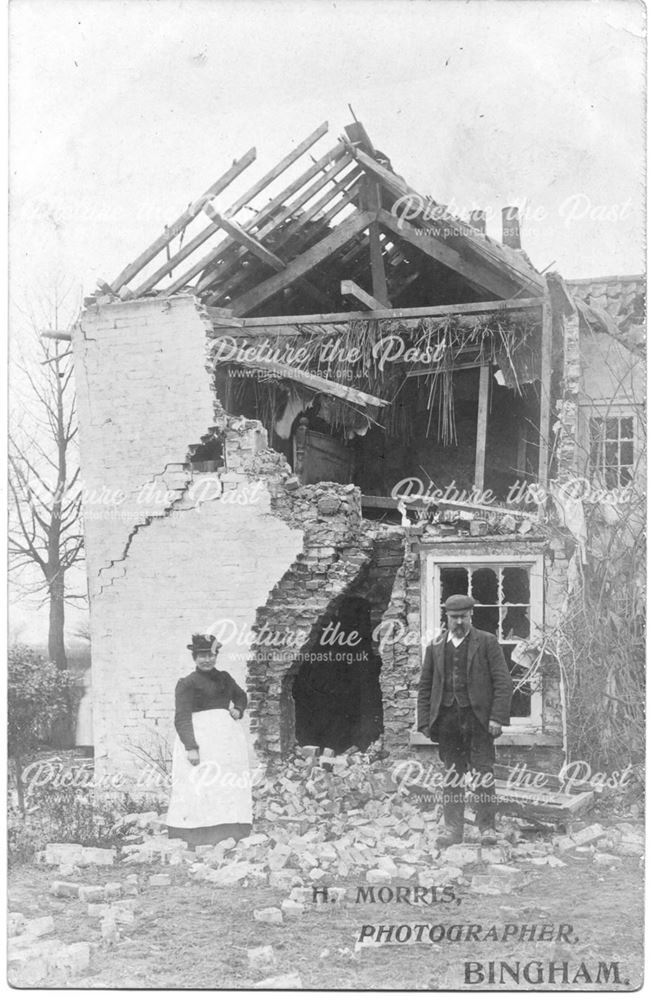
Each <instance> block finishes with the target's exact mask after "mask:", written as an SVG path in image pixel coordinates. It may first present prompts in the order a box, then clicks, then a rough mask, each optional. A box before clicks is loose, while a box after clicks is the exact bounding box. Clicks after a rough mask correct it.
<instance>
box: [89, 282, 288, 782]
mask: <svg viewBox="0 0 655 1000" xmlns="http://www.w3.org/2000/svg"><path fill="white" fill-rule="evenodd" d="M206 333H207V327H206V323H205V320H204V318H203V316H202V314H201V312H200V311H199V310H198V308H197V306H196V302H195V300H194V299H193V297H191V296H182V297H179V298H174V299H170V300H166V301H163V300H160V299H144V300H139V301H135V302H125V303H117V304H115V305H114V304H113V305H106V306H101V307H95V308H93V309H90V310H87V311H86V312H85V313H84V314H83V316H82V319H81V322H80V326H79V328H78V329H77V330H76V331H75V333H74V336H73V351H74V355H75V374H76V383H77V393H78V410H79V419H80V438H81V442H80V443H81V457H82V475H83V483H84V488H85V489H86V490H87V491H88V495H89V498H90V499H91V500H93V499H96V500H98V499H100V498H101V497H104V498H107V497H108V496H110V495H111V494H115V492H116V491H117V490H120V491H122V493H123V494H124V498H123V499H122V500H118V501H117V500H116V499H115V497H114V501H115V502H104V503H99V502H87V503H86V505H85V540H86V556H87V571H88V576H89V590H90V595H91V637H92V655H93V697H94V734H95V740H96V761H97V769H98V774H99V775H106V774H108V773H109V772H112V771H125V772H127V773H134V771H135V770H136V769H137V768H138V759H137V756H136V755H135V754H134V752H133V748H134V747H142V748H145V749H146V750H149V751H150V752H152V751H154V750H155V749H156V745H157V744H162V743H168V744H172V739H173V727H172V723H173V691H174V687H175V683H176V681H177V679H178V678H179V677H180V676H182V675H183V674H186V673H188V672H189V671H190V670H192V669H193V661H192V659H191V655H190V653H189V652H188V651H187V649H186V644H187V643H188V642H189V639H190V635H191V633H192V632H195V631H204V630H206V629H208V628H209V627H210V626H211V625H212V623H214V622H216V621H217V620H218V619H221V618H228V619H233V620H234V622H235V624H236V625H237V627H238V629H239V630H241V629H242V628H244V629H246V630H248V629H250V628H251V627H252V626H253V625H254V623H255V613H256V610H257V608H258V607H259V606H261V605H263V604H264V603H265V602H266V599H267V596H268V594H269V592H270V590H271V589H272V587H273V586H274V584H275V583H276V582H277V581H278V580H279V579H280V577H281V576H282V575H283V574H284V572H285V571H286V569H287V568H288V566H289V565H290V564H291V563H292V562H293V561H294V559H295V558H296V556H297V555H298V554H299V553H300V552H301V551H302V532H301V531H300V530H293V529H291V528H289V527H287V526H286V525H285V524H284V522H283V521H281V520H280V519H279V518H277V517H275V516H274V515H272V514H271V512H270V497H269V495H268V493H267V491H266V489H265V488H262V489H260V490H259V491H258V492H257V494H256V499H255V502H254V503H251V504H248V505H243V506H238V505H235V504H227V503H224V502H223V501H222V500H221V499H220V498H216V499H214V500H210V501H208V502H206V503H203V504H201V505H200V506H199V507H196V506H194V505H193V504H191V505H189V504H188V503H187V504H186V505H185V506H183V507H182V508H181V509H173V510H172V511H170V512H169V513H165V511H166V508H167V502H166V501H165V499H164V497H163V490H162V495H161V496H160V497H159V498H158V497H156V496H154V497H153V496H152V492H150V493H149V494H148V496H147V497H145V496H144V493H143V490H144V487H146V486H147V484H148V483H151V482H153V480H154V481H156V482H157V483H158V484H161V485H162V486H165V487H166V488H167V489H170V490H173V491H175V490H177V491H178V492H179V494H180V495H181V491H182V489H183V488H184V486H185V485H187V484H188V482H189V481H190V474H189V473H187V472H184V470H182V468H181V466H182V463H184V462H185V460H186V456H187V451H188V448H189V446H190V445H192V444H196V443H198V442H199V441H200V439H201V437H202V436H203V435H204V434H206V433H207V430H208V428H209V427H210V426H212V425H213V424H214V412H213V402H214V399H213V393H212V388H211V378H210V374H209V373H208V372H207V370H206V363H207V362H206V358H207V342H206ZM162 514H164V516H161V515H162ZM152 516H154V517H155V519H154V520H152V521H151V523H150V524H146V523H145V522H146V518H147V517H152ZM137 525H138V526H139V527H138V528H137V530H136V531H135V530H134V529H135V526H137ZM130 539H131V540H130ZM128 540H130V541H129V548H128V551H127V557H126V558H125V559H123V553H124V551H125V549H126V545H128ZM112 563H113V566H112ZM247 655H248V647H247V646H245V645H237V644H235V643H232V644H231V645H230V644H227V645H226V646H224V647H223V649H222V650H221V656H220V660H219V667H220V666H223V668H224V669H227V670H229V672H230V673H231V674H232V675H233V676H234V677H235V679H236V680H237V681H238V682H239V683H240V684H242V685H243V684H244V683H245V664H246V660H247ZM243 725H244V727H247V722H246V721H244V723H243Z"/></svg>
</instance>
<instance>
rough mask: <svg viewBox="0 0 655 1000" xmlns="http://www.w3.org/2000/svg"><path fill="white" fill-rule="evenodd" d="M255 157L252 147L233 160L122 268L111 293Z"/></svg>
mask: <svg viewBox="0 0 655 1000" xmlns="http://www.w3.org/2000/svg"><path fill="white" fill-rule="evenodd" d="M256 156H257V150H256V149H255V147H254V146H253V147H252V149H249V150H248V152H247V153H245V154H244V155H243V156H242V157H241V159H240V160H235V161H234V163H233V164H232V166H231V167H230V168H229V170H226V172H225V173H224V174H223V175H222V176H221V177H219V179H218V180H217V181H216V182H215V183H214V184H212V186H211V187H210V188H208V189H207V190H206V191H205V193H204V194H203V195H202V196H201V197H200V198H198V200H197V201H195V202H194V203H193V204H192V205H190V206H189V207H188V208H187V209H186V210H185V211H184V212H182V215H181V216H180V217H179V218H178V219H176V220H175V222H173V223H172V224H171V225H170V226H167V228H166V230H165V231H164V233H163V234H162V235H161V236H160V237H158V239H156V240H155V241H154V243H151V244H150V246H149V247H148V248H147V249H146V250H144V251H143V253H142V254H140V255H139V256H138V257H137V259H136V260H135V261H133V262H132V263H131V264H128V265H127V267H125V268H123V270H122V271H121V273H120V274H119V275H118V277H117V278H116V279H115V280H114V281H113V282H112V284H111V290H112V291H113V292H119V291H120V289H121V288H122V287H123V285H126V284H127V283H128V281H131V280H132V278H134V277H136V275H137V274H138V273H139V271H141V270H143V268H144V267H145V266H146V264H149V263H150V261H151V260H153V259H154V258H155V257H156V256H157V254H158V253H160V251H161V250H163V249H164V248H165V247H167V246H168V244H169V243H170V242H171V240H172V239H174V238H175V237H176V236H177V235H178V233H181V232H182V230H183V229H186V227H187V226H188V225H189V223H190V222H192V221H193V220H194V219H195V217H196V216H197V215H199V214H200V212H202V210H203V208H204V207H205V205H206V204H207V202H208V201H210V200H211V199H212V198H215V197H216V196H217V195H218V194H220V193H221V191H224V190H225V188H226V187H227V186H228V185H229V184H231V183H232V181H233V180H234V179H235V177H238V176H239V174H240V173H242V172H243V171H244V170H245V169H246V167H249V166H250V164H251V163H252V162H253V160H254V159H255V158H256ZM167 264H168V267H170V266H171V264H170V261H168V262H167ZM164 273H166V272H164Z"/></svg>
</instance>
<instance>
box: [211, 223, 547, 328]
mask: <svg viewBox="0 0 655 1000" xmlns="http://www.w3.org/2000/svg"><path fill="white" fill-rule="evenodd" d="M335 232H336V230H335ZM543 304H544V300H543V298H530V299H497V300H495V301H491V302H459V303H457V304H455V305H449V306H417V307H412V308H410V309H377V310H375V311H374V312H338V313H310V314H309V315H298V316H250V317H243V318H238V319H235V320H234V321H232V320H229V319H226V318H224V311H225V310H223V309H221V310H220V312H219V311H217V310H216V309H215V308H214V307H211V308H210V309H209V310H208V312H209V315H210V316H211V318H212V322H214V323H215V324H220V325H225V326H239V327H244V328H248V329H252V328H253V327H257V326H289V325H293V324H296V323H297V324H300V325H302V326H311V325H312V324H313V323H317V324H325V323H349V322H350V321H351V320H359V319H421V318H422V317H424V316H425V317H435V316H458V315H461V316H465V315H469V314H475V313H489V314H494V313H497V312H499V313H502V312H514V311H516V310H521V309H536V308H539V309H542V308H543Z"/></svg>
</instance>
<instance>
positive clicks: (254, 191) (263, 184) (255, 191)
mask: <svg viewBox="0 0 655 1000" xmlns="http://www.w3.org/2000/svg"><path fill="white" fill-rule="evenodd" d="M327 130H328V123H327V122H323V124H322V125H319V127H318V128H317V129H314V131H313V132H312V133H311V134H310V135H308V136H307V138H306V139H303V141H302V142H301V143H300V144H299V145H298V146H296V147H295V149H292V150H291V152H290V153H288V154H287V155H286V156H285V157H284V158H283V159H282V160H280V161H279V163H277V164H276V165H275V166H274V167H273V168H272V169H271V170H269V171H268V173H267V174H265V175H264V176H263V177H261V178H260V179H259V180H258V181H257V183H256V184H253V186H252V187H250V188H248V190H247V191H246V192H245V194H242V195H241V197H240V198H237V200H236V201H235V203H234V204H233V205H231V206H230V207H229V208H228V209H227V211H226V213H225V214H226V215H228V216H233V215H236V214H237V212H239V211H240V210H241V209H242V208H243V207H244V206H245V205H247V204H249V202H250V201H252V199H253V198H256V197H257V195H259V194H261V192H262V191H264V190H265V189H266V188H267V187H268V185H269V184H271V183H272V182H273V181H274V180H276V178H278V177H279V176H280V175H281V174H283V173H284V171H285V170H287V169H288V168H289V167H290V166H291V165H292V164H293V163H295V162H296V160H298V159H299V158H300V157H301V156H302V155H303V154H304V153H306V152H307V150H308V149H311V147H312V146H313V145H314V144H315V143H316V142H318V140H319V139H320V138H322V136H324V135H325V133H326V132H327ZM338 152H339V150H337V149H335V153H337V155H338ZM278 197H279V196H278ZM205 204H207V202H205ZM270 207H271V206H270V204H269V205H268V206H267V210H270ZM201 208H204V205H202V206H201ZM264 211H265V210H264ZM264 211H263V212H262V213H261V214H262V215H263V214H264ZM252 225H254V220H252V222H251V224H250V225H249V226H247V227H246V228H247V229H250V228H251V227H252ZM216 231H217V227H216V225H214V224H211V225H209V226H205V228H204V229H203V230H202V232H201V233H198V235H197V236H196V237H194V238H193V239H192V240H190V241H189V244H188V245H187V246H185V247H182V248H181V249H180V250H179V251H178V252H177V254H175V256H174V257H172V258H171V260H170V262H169V266H170V267H176V266H177V264H179V263H180V262H181V261H182V260H184V259H185V258H186V257H188V256H189V255H190V254H191V253H192V252H193V251H194V250H197V249H198V247H199V246H201V245H202V244H203V243H204V242H205V241H206V240H208V239H209V237H210V236H212V235H213V234H214V233H215V232H216ZM231 242H232V241H231V240H227V241H225V247H228V246H230V245H231ZM217 251H218V248H215V250H214V251H212V254H213V253H215V252H217ZM204 260H206V258H203V261H204ZM204 266H205V265H204V264H203V267H204ZM200 270H202V268H200ZM167 271H168V269H166V270H162V268H160V269H159V270H158V271H157V272H156V273H155V274H154V275H152V276H151V277H150V278H149V279H148V280H147V281H146V282H144V284H143V285H141V287H140V288H139V289H137V292H136V294H137V295H144V294H145V292H147V291H150V289H152V288H154V286H155V285H156V284H157V282H158V281H159V280H160V279H161V278H163V277H164V275H165V274H166V273H167ZM198 273H199V270H198V267H197V265H196V266H195V267H194V268H192V274H191V277H195V275H196V274H198ZM189 281H190V278H189V276H188V274H184V275H182V278H181V279H179V280H178V281H177V282H175V285H174V286H172V287H171V288H170V289H168V292H169V293H172V292H173V291H177V290H178V289H179V288H182V287H183V286H184V285H186V284H188V282H189Z"/></svg>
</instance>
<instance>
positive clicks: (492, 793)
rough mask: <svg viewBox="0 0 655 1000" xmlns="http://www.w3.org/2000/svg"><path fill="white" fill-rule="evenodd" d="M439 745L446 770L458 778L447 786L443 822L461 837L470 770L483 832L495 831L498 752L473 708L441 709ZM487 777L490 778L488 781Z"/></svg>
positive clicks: (437, 733)
mask: <svg viewBox="0 0 655 1000" xmlns="http://www.w3.org/2000/svg"><path fill="white" fill-rule="evenodd" d="M434 735H435V738H436V739H437V740H438V742H439V756H440V757H441V760H442V761H443V763H444V764H445V766H446V769H449V768H450V769H451V772H452V771H454V772H455V773H456V775H457V777H458V779H460V780H457V782H456V783H455V784H453V785H450V786H447V787H444V790H443V812H444V822H445V823H446V825H447V826H448V827H450V828H451V829H452V830H454V831H456V832H457V833H458V834H461V833H462V831H463V829H464V783H463V782H461V778H462V776H463V775H464V774H466V772H467V771H471V772H472V773H473V777H474V779H475V782H476V785H475V791H474V792H473V803H474V808H475V813H476V819H477V824H478V827H479V828H480V830H487V829H493V827H494V823H495V818H496V788H495V784H494V781H493V773H494V761H495V759H496V752H495V749H494V741H493V738H492V736H491V735H490V733H489V732H488V731H487V730H486V729H485V728H484V726H483V725H482V723H481V722H480V720H479V719H478V717H477V716H476V715H475V713H474V711H473V709H472V708H460V706H459V705H458V704H457V702H455V703H454V704H453V705H449V706H448V707H447V708H446V707H442V708H441V709H439V714H438V716H437V719H436V722H435V725H434ZM484 775H491V778H488V777H487V778H485V779H484V782H482V777H483V776H484Z"/></svg>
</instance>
